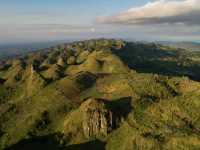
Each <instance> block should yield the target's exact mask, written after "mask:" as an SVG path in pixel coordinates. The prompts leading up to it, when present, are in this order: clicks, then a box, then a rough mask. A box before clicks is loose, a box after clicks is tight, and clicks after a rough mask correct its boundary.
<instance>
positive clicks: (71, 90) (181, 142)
mask: <svg viewBox="0 0 200 150" xmlns="http://www.w3.org/2000/svg"><path fill="white" fill-rule="evenodd" d="M199 70H200V53H199V52H191V51H187V50H179V49H172V48H169V47H165V46H162V45H157V44H142V43H130V42H125V41H122V40H105V39H99V40H89V41H80V42H74V43H70V44H63V45H58V46H55V47H51V48H49V49H46V50H44V51H38V52H34V53H29V54H28V55H26V56H23V57H21V58H15V59H11V60H7V61H4V62H1V63H0V122H1V123H0V150H4V149H6V150H27V149H28V150H35V149H49V150H51V149H52V150H60V149H61V150H63V149H64V150H83V149H87V150H90V149H91V150H92V149H97V150H98V149H99V150H104V149H106V150H118V149H119V150H129V149H130V150H131V149H141V150H143V149H145V150H148V149H149V150H152V149H158V150H161V149H165V150H177V149H180V150H182V149H186V150H187V149H194V150H196V149H200V111H199V108H200V101H199V100H200V83H199V81H200V78H199V77H200V71H199Z"/></svg>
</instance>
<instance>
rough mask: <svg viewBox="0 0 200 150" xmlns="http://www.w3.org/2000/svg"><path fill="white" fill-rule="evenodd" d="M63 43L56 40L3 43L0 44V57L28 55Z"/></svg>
mask: <svg viewBox="0 0 200 150" xmlns="http://www.w3.org/2000/svg"><path fill="white" fill-rule="evenodd" d="M60 43H62V42H61V41H54V42H33V43H20V44H12V43H11V44H3V45H0V59H6V58H10V57H15V56H21V55H26V54H27V53H29V52H32V51H36V50H38V49H43V48H47V47H50V46H54V45H57V44H60Z"/></svg>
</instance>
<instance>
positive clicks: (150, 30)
mask: <svg viewBox="0 0 200 150" xmlns="http://www.w3.org/2000/svg"><path fill="white" fill-rule="evenodd" d="M199 16H200V5H199V0H123V1H122V0H101V1H95V0H84V1H83V0H67V1H66V0H59V1H55V0H46V1H41V0H29V1H27V0H1V1H0V18H1V21H0V44H5V43H22V42H41V41H44V42H45V41H59V40H76V39H90V38H102V37H104V38H123V39H135V40H147V41H154V40H157V41H158V40H163V41H167V40H169V41H199V39H200V17H199Z"/></svg>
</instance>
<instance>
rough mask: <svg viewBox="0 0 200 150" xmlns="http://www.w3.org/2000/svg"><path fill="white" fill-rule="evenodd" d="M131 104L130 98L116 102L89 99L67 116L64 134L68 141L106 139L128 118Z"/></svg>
mask: <svg viewBox="0 0 200 150" xmlns="http://www.w3.org/2000/svg"><path fill="white" fill-rule="evenodd" d="M130 102H131V99H130V98H129V97H127V98H126V97H125V98H122V99H117V100H114V101H108V100H103V99H96V98H89V99H87V100H86V101H84V102H83V103H82V104H81V106H80V107H79V108H78V109H77V110H75V111H73V112H72V113H71V114H70V115H69V116H67V119H66V121H65V122H64V126H63V127H64V130H63V133H64V135H65V136H66V137H67V139H76V138H79V139H89V138H94V137H95V138H99V137H106V136H107V135H108V134H109V133H111V132H112V131H113V130H114V129H116V128H118V127H119V125H120V123H121V121H123V120H124V118H126V117H127V115H128V114H129V112H130V110H131V109H132V108H131V103H130Z"/></svg>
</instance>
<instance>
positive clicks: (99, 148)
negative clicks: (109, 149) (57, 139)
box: [63, 140, 105, 150]
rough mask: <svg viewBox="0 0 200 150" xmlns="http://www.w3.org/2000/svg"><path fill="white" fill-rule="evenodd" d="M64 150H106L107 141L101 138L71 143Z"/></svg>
mask: <svg viewBox="0 0 200 150" xmlns="http://www.w3.org/2000/svg"><path fill="white" fill-rule="evenodd" d="M63 150H105V143H104V142H102V141H99V140H95V141H90V142H87V143H82V144H74V145H70V146H68V147H67V148H65V149H63Z"/></svg>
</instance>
